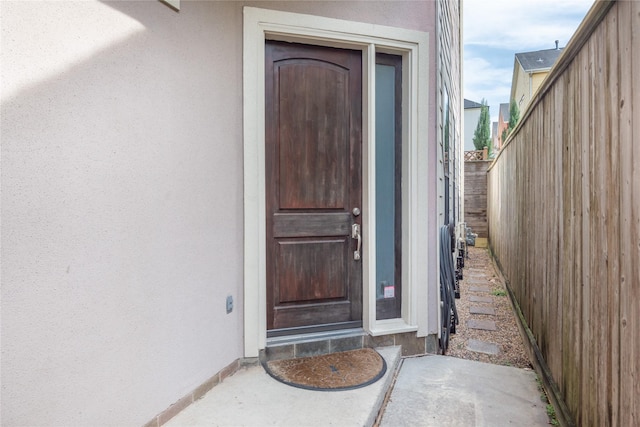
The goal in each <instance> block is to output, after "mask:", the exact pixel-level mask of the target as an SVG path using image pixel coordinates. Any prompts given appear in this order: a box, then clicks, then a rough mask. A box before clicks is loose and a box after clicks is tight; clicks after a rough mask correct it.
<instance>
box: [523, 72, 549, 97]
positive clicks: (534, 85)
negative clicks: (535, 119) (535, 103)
mask: <svg viewBox="0 0 640 427" xmlns="http://www.w3.org/2000/svg"><path fill="white" fill-rule="evenodd" d="M548 74H549V71H541V72H539V73H533V74H531V97H533V95H535V93H536V92H537V91H538V89H539V88H540V85H541V84H542V82H543V81H544V78H545V77H547V75H548ZM529 102H531V99H529ZM527 105H528V104H527Z"/></svg>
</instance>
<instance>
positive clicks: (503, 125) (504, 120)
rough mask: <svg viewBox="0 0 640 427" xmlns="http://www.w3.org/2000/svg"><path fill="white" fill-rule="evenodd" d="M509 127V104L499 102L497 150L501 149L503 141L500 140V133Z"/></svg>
mask: <svg viewBox="0 0 640 427" xmlns="http://www.w3.org/2000/svg"><path fill="white" fill-rule="evenodd" d="M508 127H509V104H507V103H503V104H500V107H499V110H498V129H497V130H498V150H501V149H502V146H503V145H504V141H503V140H502V133H503V132H504V131H505V129H507V128H508Z"/></svg>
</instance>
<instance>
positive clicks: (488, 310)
mask: <svg viewBox="0 0 640 427" xmlns="http://www.w3.org/2000/svg"><path fill="white" fill-rule="evenodd" d="M469 313H471V314H489V315H495V314H496V311H495V310H494V309H493V307H478V306H471V307H469Z"/></svg>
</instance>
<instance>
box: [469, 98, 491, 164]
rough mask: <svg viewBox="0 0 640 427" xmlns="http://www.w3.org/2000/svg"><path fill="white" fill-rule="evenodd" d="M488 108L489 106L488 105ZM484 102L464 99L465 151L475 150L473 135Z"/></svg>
mask: <svg viewBox="0 0 640 427" xmlns="http://www.w3.org/2000/svg"><path fill="white" fill-rule="evenodd" d="M487 108H488V107H487ZM481 111H482V104H479V103H477V102H474V101H470V100H468V99H465V100H464V151H474V150H475V149H476V147H475V145H473V135H474V133H475V131H476V127H477V126H478V120H479V119H480V112H481Z"/></svg>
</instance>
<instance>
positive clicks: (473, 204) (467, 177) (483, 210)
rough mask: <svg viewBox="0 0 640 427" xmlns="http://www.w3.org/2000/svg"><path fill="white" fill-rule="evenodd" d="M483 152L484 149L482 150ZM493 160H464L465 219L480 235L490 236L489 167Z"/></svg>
mask: <svg viewBox="0 0 640 427" xmlns="http://www.w3.org/2000/svg"><path fill="white" fill-rule="evenodd" d="M480 153H482V151H480ZM490 164H491V160H474V161H468V160H465V162H464V221H465V222H466V223H467V227H469V228H471V231H473V232H474V233H476V234H477V235H478V237H483V238H488V237H489V227H488V225H487V168H488V167H489V165H490Z"/></svg>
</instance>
